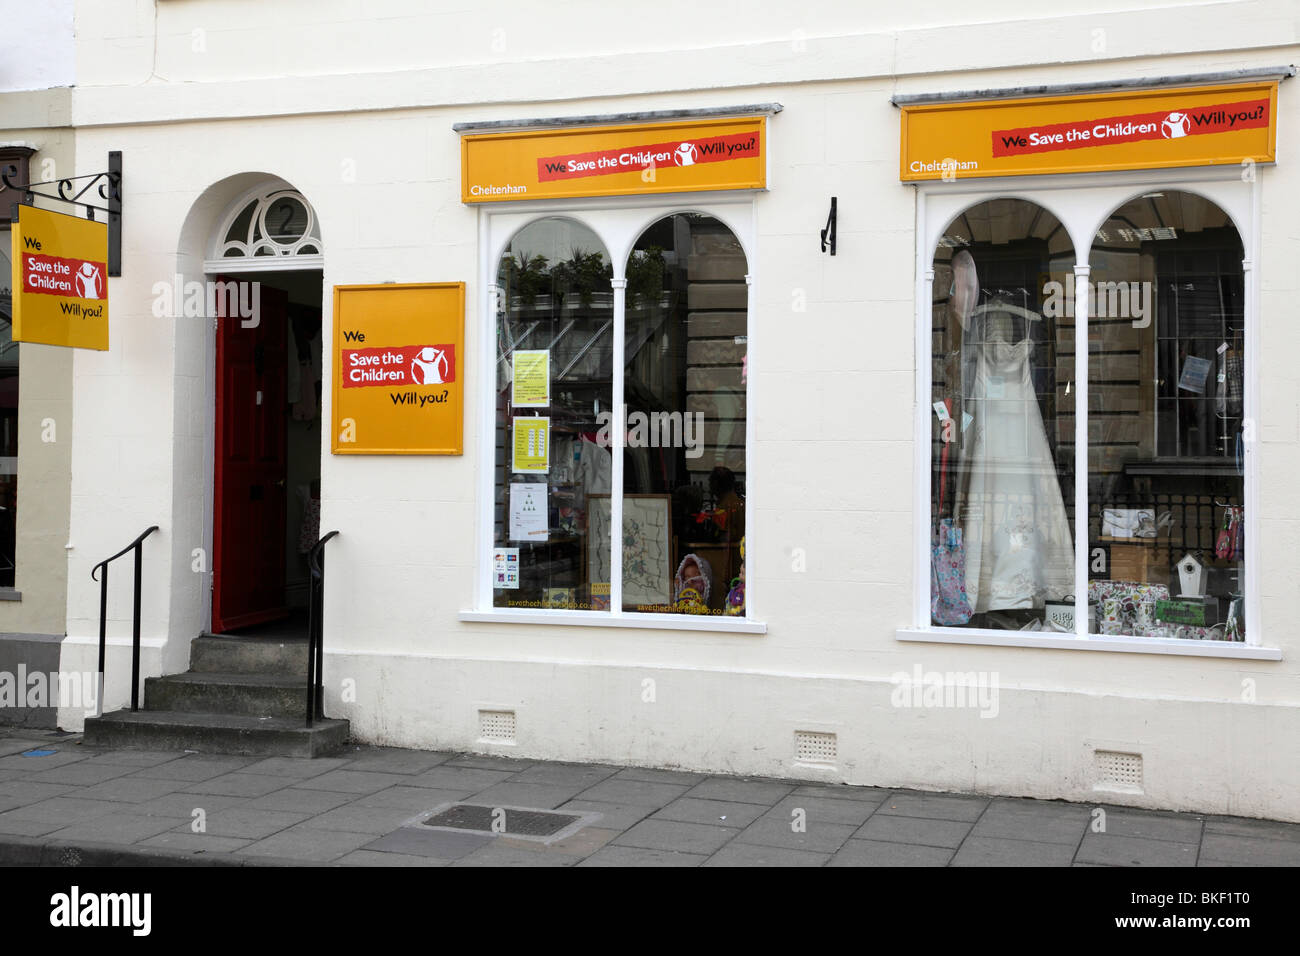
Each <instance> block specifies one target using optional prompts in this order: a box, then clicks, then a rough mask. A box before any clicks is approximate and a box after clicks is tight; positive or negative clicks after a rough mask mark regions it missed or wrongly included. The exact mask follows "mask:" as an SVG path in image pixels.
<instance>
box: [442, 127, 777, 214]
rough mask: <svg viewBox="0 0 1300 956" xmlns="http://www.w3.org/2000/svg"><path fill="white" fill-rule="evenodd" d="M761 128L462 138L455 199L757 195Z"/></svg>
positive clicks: (763, 151)
mask: <svg viewBox="0 0 1300 956" xmlns="http://www.w3.org/2000/svg"><path fill="white" fill-rule="evenodd" d="M765 121H766V117H763V116H750V117H744V118H739V119H721V120H712V119H710V120H698V121H688V122H673V123H650V124H636V125H624V126H586V127H569V128H565V129H546V130H524V131H515V132H505V133H478V134H473V133H471V134H466V135H464V136H462V137H461V200H462V201H463V202H467V203H485V202H511V201H517V200H521V199H561V198H564V199H568V198H574V197H586V196H632V195H647V194H655V193H680V192H701V191H706V190H722V189H764V188H766V186H767V143H766V129H767V127H766V122H765Z"/></svg>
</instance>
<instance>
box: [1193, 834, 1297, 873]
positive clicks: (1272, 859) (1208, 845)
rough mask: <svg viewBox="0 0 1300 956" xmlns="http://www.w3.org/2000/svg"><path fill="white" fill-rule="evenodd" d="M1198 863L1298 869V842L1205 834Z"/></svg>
mask: <svg viewBox="0 0 1300 956" xmlns="http://www.w3.org/2000/svg"><path fill="white" fill-rule="evenodd" d="M1200 859H1201V863H1202V864H1203V865H1204V864H1223V863H1232V864H1234V865H1243V866H1300V842H1296V841H1294V840H1285V839H1284V840H1278V839H1258V838H1256V837H1243V836H1236V835H1235V834H1226V833H1207V834H1205V838H1204V839H1203V840H1202V841H1201V856H1200Z"/></svg>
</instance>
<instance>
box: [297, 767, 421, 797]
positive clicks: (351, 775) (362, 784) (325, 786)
mask: <svg viewBox="0 0 1300 956" xmlns="http://www.w3.org/2000/svg"><path fill="white" fill-rule="evenodd" d="M411 779H413V778H411V777H409V776H406V775H404V774H400V773H380V772H378V771H374V770H331V771H329V772H328V773H323V774H321V775H320V776H319V777H311V778H309V779H307V780H303V781H300V782H298V783H296V784H294V786H295V787H298V788H299V789H301V790H332V791H334V792H336V793H357V794H362V793H378V792H379V791H380V790H387V789H388V788H389V787H395V786H398V785H404V784H406V783H407V782H408V781H410V780H411Z"/></svg>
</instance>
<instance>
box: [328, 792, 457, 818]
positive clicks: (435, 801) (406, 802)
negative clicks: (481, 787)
mask: <svg viewBox="0 0 1300 956" xmlns="http://www.w3.org/2000/svg"><path fill="white" fill-rule="evenodd" d="M469 796H470V793H469V791H467V790H434V789H433V788H432V787H389V788H388V789H387V790H380V791H379V792H378V793H371V794H367V795H366V796H364V797H358V798H357V799H356V800H354V801H353V804H354V805H355V806H358V807H381V808H391V809H394V810H406V811H407V812H408V813H410V814H411V815H412V816H414V815H415V814H417V813H420V812H422V811H424V810H432V809H433V808H434V807H438V806H441V805H442V804H444V803H457V802H459V801H461V800H464V799H466V798H468V797H469Z"/></svg>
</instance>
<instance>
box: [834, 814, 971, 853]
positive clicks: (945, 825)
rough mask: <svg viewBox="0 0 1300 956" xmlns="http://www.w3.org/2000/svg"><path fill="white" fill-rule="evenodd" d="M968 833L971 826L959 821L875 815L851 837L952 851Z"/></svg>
mask: <svg viewBox="0 0 1300 956" xmlns="http://www.w3.org/2000/svg"><path fill="white" fill-rule="evenodd" d="M970 830H971V824H970V823H967V822H965V821H963V820H936V819H932V818H928V817H906V816H897V815H895V816H883V815H881V814H880V813H879V812H877V813H875V814H874V815H873V816H872V817H871V818H870V819H869V820H867V822H866V823H864V824H863V825H862V826H861V827H859V828H858V831H857V833H856V834H855V836H857V837H859V838H861V839H863V840H878V841H880V842H883V843H914V844H916V845H917V846H941V847H948V848H950V849H955V848H956V847H958V846H960V845H961V841H962V840H964V839H966V835H967V834H968V833H970Z"/></svg>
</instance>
